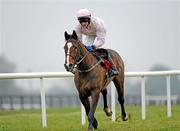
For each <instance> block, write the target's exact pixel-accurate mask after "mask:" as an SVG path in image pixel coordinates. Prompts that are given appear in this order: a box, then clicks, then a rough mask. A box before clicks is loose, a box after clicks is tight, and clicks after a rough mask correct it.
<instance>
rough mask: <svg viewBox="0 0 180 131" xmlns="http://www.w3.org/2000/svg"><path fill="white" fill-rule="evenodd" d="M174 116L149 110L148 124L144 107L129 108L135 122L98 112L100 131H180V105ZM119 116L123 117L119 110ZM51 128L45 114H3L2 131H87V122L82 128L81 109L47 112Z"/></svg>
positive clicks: (0, 119)
mask: <svg viewBox="0 0 180 131" xmlns="http://www.w3.org/2000/svg"><path fill="white" fill-rule="evenodd" d="M172 108H173V116H172V117H171V118H167V112H166V106H147V108H146V120H144V121H142V120H141V112H140V110H141V108H140V106H126V110H127V112H128V113H130V114H131V119H130V120H129V121H127V122H123V121H121V120H120V119H119V120H118V121H117V122H112V121H111V119H110V118H109V117H106V116H105V114H104V112H103V110H102V108H98V109H97V111H96V115H95V116H96V118H97V120H98V123H99V126H98V129H97V131H180V105H176V106H173V107H172ZM116 116H120V109H119V107H118V108H117V109H116ZM47 121H48V123H47V124H48V125H47V126H48V127H47V128H44V129H43V128H42V123H41V110H15V111H0V131H86V130H87V127H88V125H87V120H86V124H85V125H84V126H82V125H81V119H80V108H59V109H48V110H47Z"/></svg>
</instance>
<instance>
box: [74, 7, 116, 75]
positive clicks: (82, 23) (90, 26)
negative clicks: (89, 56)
mask: <svg viewBox="0 0 180 131" xmlns="http://www.w3.org/2000/svg"><path fill="white" fill-rule="evenodd" d="M77 19H78V21H79V23H78V24H77V25H76V27H75V31H76V33H77V36H78V38H79V40H80V41H82V35H85V36H86V37H85V42H84V43H85V47H86V49H87V50H88V51H89V52H93V51H94V49H98V48H99V47H101V46H103V45H104V43H105V36H106V29H105V25H104V21H103V20H102V19H100V18H97V17H94V16H91V13H90V12H89V10H88V9H80V10H79V11H78V12H77ZM108 56H109V57H108V60H109V62H110V65H111V68H110V69H109V71H108V75H109V77H111V76H115V75H118V74H119V72H118V71H117V69H116V67H115V65H114V64H113V61H112V59H111V56H110V55H108Z"/></svg>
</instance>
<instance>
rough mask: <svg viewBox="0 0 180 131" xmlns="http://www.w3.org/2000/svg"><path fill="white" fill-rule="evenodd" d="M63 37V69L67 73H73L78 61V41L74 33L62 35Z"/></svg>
mask: <svg viewBox="0 0 180 131" xmlns="http://www.w3.org/2000/svg"><path fill="white" fill-rule="evenodd" d="M64 36H65V40H66V43H65V46H64V52H65V64H64V67H65V68H66V70H67V71H70V72H73V69H74V66H75V65H76V62H77V61H78V60H79V53H80V50H79V40H78V36H77V34H76V32H75V31H73V33H72V34H68V33H67V32H65V33H64Z"/></svg>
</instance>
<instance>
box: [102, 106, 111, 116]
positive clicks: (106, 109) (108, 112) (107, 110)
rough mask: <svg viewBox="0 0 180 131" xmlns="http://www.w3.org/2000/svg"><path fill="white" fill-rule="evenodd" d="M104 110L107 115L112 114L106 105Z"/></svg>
mask: <svg viewBox="0 0 180 131" xmlns="http://www.w3.org/2000/svg"><path fill="white" fill-rule="evenodd" d="M104 112H105V113H106V115H107V116H112V111H111V110H110V109H109V108H108V107H107V108H105V109H104Z"/></svg>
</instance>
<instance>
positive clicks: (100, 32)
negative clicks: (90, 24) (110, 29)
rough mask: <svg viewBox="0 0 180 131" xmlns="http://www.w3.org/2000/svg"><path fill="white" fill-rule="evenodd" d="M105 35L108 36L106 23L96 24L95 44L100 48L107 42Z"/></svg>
mask: <svg viewBox="0 0 180 131" xmlns="http://www.w3.org/2000/svg"><path fill="white" fill-rule="evenodd" d="M105 36H106V29H105V26H104V23H101V24H98V25H97V26H96V38H95V40H94V43H93V45H94V46H95V47H96V48H99V47H101V46H103V45H104V44H105Z"/></svg>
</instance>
